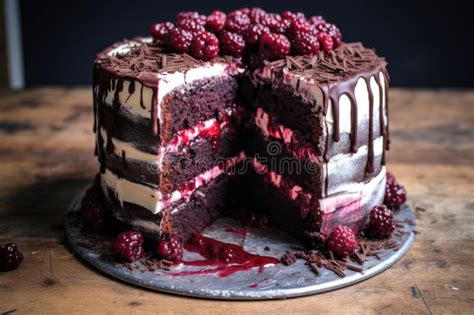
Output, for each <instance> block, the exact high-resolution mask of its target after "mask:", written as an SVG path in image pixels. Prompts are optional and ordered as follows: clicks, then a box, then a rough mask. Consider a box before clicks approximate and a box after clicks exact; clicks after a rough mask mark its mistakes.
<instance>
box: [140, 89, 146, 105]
mask: <svg viewBox="0 0 474 315" xmlns="http://www.w3.org/2000/svg"><path fill="white" fill-rule="evenodd" d="M143 87H144V85H143V84H142V87H141V88H140V107H141V108H143V109H145V105H144V104H143Z"/></svg>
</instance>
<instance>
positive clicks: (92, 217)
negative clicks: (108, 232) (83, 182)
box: [79, 184, 107, 232]
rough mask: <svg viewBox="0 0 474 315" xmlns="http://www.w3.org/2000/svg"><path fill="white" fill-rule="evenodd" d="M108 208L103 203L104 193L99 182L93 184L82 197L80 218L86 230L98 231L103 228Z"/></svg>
mask: <svg viewBox="0 0 474 315" xmlns="http://www.w3.org/2000/svg"><path fill="white" fill-rule="evenodd" d="M106 216H107V210H106V207H105V205H104V204H103V203H102V195H101V193H100V191H99V187H98V185H97V184H94V185H92V186H91V187H90V188H89V189H88V190H87V191H86V195H85V196H84V198H83V199H82V202H81V209H80V211H79V218H80V219H81V222H82V225H83V227H84V229H85V230H86V231H89V232H98V231H100V230H102V229H103V227H104V225H105V220H106Z"/></svg>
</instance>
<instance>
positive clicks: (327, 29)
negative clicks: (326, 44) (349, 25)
mask: <svg viewBox="0 0 474 315" xmlns="http://www.w3.org/2000/svg"><path fill="white" fill-rule="evenodd" d="M316 30H317V31H318V32H322V33H327V34H329V35H330V36H331V37H332V40H333V43H334V48H337V47H338V46H339V45H340V44H341V42H342V34H341V31H340V30H339V29H338V28H337V26H336V25H334V24H330V23H321V24H318V25H316Z"/></svg>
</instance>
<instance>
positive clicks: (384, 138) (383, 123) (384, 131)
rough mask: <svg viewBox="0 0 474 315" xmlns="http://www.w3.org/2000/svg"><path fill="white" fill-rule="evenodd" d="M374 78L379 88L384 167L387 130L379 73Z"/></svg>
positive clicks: (383, 162)
mask: <svg viewBox="0 0 474 315" xmlns="http://www.w3.org/2000/svg"><path fill="white" fill-rule="evenodd" d="M374 78H375V82H376V83H377V85H378V87H379V128H380V135H382V136H383V149H382V165H385V149H386V147H387V132H386V131H387V129H386V127H385V118H384V111H383V98H384V95H383V88H382V82H381V81H380V73H378V74H377V75H375V76H374ZM385 88H387V87H385ZM387 123H388V121H387Z"/></svg>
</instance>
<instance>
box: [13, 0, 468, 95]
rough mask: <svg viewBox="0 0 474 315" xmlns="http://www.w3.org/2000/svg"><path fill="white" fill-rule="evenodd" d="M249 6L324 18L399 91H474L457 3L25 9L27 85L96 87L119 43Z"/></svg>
mask: <svg viewBox="0 0 474 315" xmlns="http://www.w3.org/2000/svg"><path fill="white" fill-rule="evenodd" d="M243 6H248V7H252V6H260V7H262V8H264V9H265V10H267V11H275V12H281V11H283V10H288V9H290V10H292V11H302V12H304V13H306V15H307V16H311V15H323V16H324V17H325V18H326V20H328V21H329V22H332V23H334V24H336V25H338V26H339V28H340V29H341V31H342V33H343V36H344V39H345V40H346V41H362V42H363V43H364V45H365V46H367V47H375V48H376V50H377V52H378V54H379V55H382V56H385V57H386V58H387V59H388V61H389V63H390V66H389V71H390V74H391V80H392V81H391V83H392V85H393V86H407V87H473V86H474V78H473V77H472V74H473V73H474V62H473V61H474V57H473V56H472V54H473V49H472V47H473V44H472V42H473V41H474V27H473V26H474V23H473V21H472V18H473V12H474V11H473V10H472V8H471V6H472V5H471V4H470V2H469V1H457V0H456V1H444V2H443V4H437V3H436V1H415V0H413V1H396V2H395V1H389V2H387V1H383V0H367V1H356V0H353V1H350V0H338V1H334V0H325V1H300V0H291V1H215V0H214V1H210V0H198V1H181V0H167V1H150V2H141V1H131V0H128V1H125V0H120V1H100V0H95V1H92V0H84V1H51V0H43V1H21V20H22V32H23V49H24V58H25V72H26V74H25V79H26V85H27V86H36V85H45V84H66V85H75V84H90V79H91V70H92V60H93V58H94V56H95V54H96V53H97V52H99V51H100V50H102V49H103V48H105V47H106V46H108V45H110V44H112V43H113V42H114V41H117V40H120V39H123V38H130V37H134V36H137V35H148V30H149V27H150V25H151V24H152V23H153V22H159V21H165V20H173V19H174V16H175V14H176V13H177V12H179V11H191V10H196V11H199V12H201V13H204V14H208V13H209V12H210V11H212V10H213V9H220V10H223V11H230V10H232V9H236V8H239V7H243Z"/></svg>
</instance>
